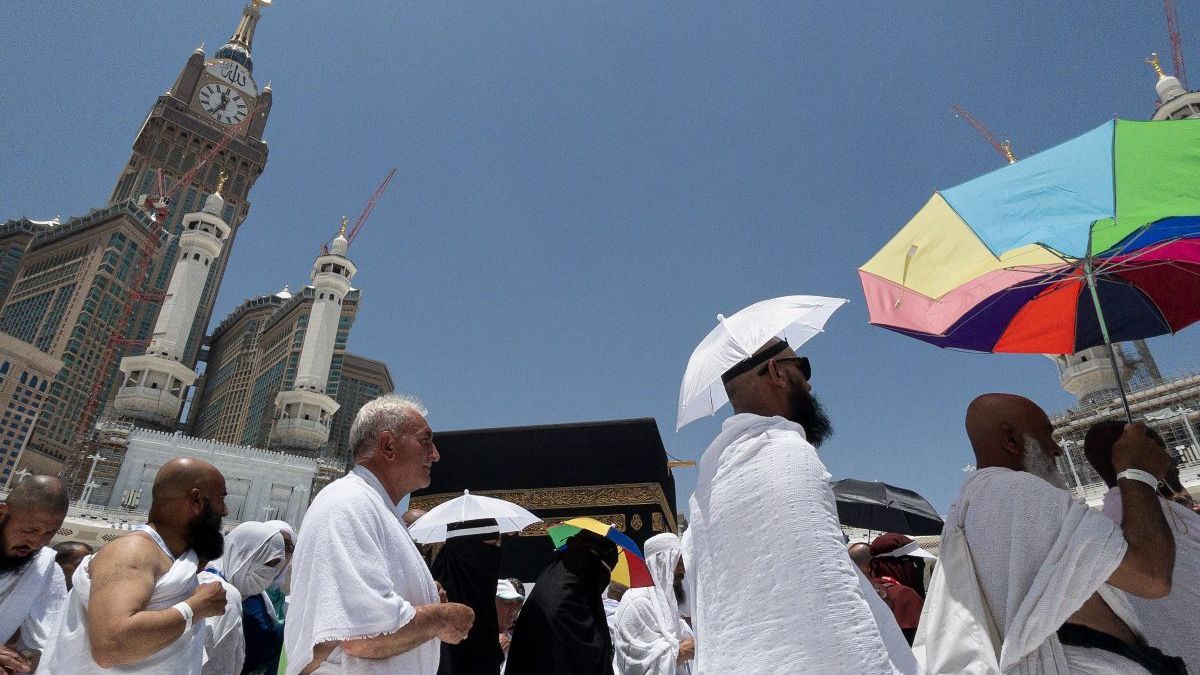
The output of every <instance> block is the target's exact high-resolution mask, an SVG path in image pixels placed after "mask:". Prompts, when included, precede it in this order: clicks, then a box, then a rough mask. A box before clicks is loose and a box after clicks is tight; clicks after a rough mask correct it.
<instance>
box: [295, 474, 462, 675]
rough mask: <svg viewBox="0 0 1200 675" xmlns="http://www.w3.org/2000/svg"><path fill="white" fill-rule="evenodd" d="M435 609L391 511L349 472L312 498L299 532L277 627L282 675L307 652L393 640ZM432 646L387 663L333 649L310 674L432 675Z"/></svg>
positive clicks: (435, 645)
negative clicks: (420, 612)
mask: <svg viewBox="0 0 1200 675" xmlns="http://www.w3.org/2000/svg"><path fill="white" fill-rule="evenodd" d="M437 602H438V594H437V586H436V585H434V582H433V577H432V576H431V575H430V573H429V568H428V567H426V565H425V561H424V560H423V559H422V558H421V554H420V553H419V552H418V551H417V547H416V544H414V543H413V541H412V538H411V537H409V536H408V532H407V531H406V530H405V529H404V525H403V524H402V523H401V521H400V518H399V516H398V515H397V514H396V509H395V504H392V503H391V500H390V499H389V498H388V496H387V493H386V491H384V489H383V486H382V485H381V484H380V483H379V480H378V479H377V478H375V475H374V474H372V473H371V472H370V471H368V470H367V469H366V468H364V467H362V466H361V465H360V466H356V467H354V469H353V471H351V473H349V474H348V475H346V476H345V477H343V478H340V479H338V480H336V481H334V482H333V483H331V484H329V486H328V487H326V488H325V489H324V490H322V491H321V493H320V494H319V495H317V498H316V500H315V501H313V503H312V506H310V507H309V509H308V512H307V514H305V517H304V526H303V527H302V528H300V537H299V539H298V541H297V542H296V553H295V555H294V557H293V559H292V595H291V597H290V599H289V603H288V615H287V621H286V622H285V623H284V643H285V646H286V650H287V660H288V674H289V675H295V674H296V673H299V672H300V670H301V669H303V668H304V667H305V666H306V665H307V664H308V663H309V661H311V660H312V655H313V647H314V646H315V645H318V644H321V643H323V642H333V641H340V640H345V639H349V638H362V637H373V636H376V635H381V634H384V633H394V632H396V631H398V630H400V629H401V628H403V627H404V625H405V624H407V623H408V622H409V621H411V620H412V619H413V617H414V616H416V607H417V606H419V605H429V604H436V603H437ZM439 645H440V643H439V641H438V640H436V639H434V640H430V641H428V642H426V643H424V644H422V645H420V646H418V647H417V648H415V649H413V650H411V651H408V652H405V653H403V654H400V655H397V656H393V657H391V658H387V659H358V658H354V657H352V656H350V655H348V654H345V653H343V652H342V651H341V649H337V650H335V652H334V654H333V655H331V657H330V660H329V661H328V662H327V663H326V665H323V666H321V668H320V669H319V670H318V671H317V672H320V673H325V672H337V673H356V674H365V673H401V672H402V673H412V674H413V675H425V674H429V675H432V674H433V673H435V672H436V671H437V667H438V659H439V649H440V647H439Z"/></svg>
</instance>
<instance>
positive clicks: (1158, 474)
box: [1112, 424, 1172, 481]
mask: <svg viewBox="0 0 1200 675" xmlns="http://www.w3.org/2000/svg"><path fill="white" fill-rule="evenodd" d="M1112 463H1113V471H1115V472H1116V473H1121V472H1122V471H1124V470H1125V469H1139V470H1141V471H1146V472H1148V473H1150V474H1152V475H1153V476H1154V477H1155V478H1157V479H1158V480H1160V481H1161V480H1163V478H1165V477H1166V475H1167V471H1168V470H1170V468H1171V463H1172V460H1171V456H1170V455H1168V454H1167V452H1166V451H1165V450H1163V449H1162V448H1161V447H1159V445H1158V443H1156V442H1155V441H1154V439H1152V438H1150V437H1149V436H1147V435H1146V426H1145V425H1144V424H1127V425H1125V431H1124V432H1123V433H1122V434H1121V437H1120V438H1118V439H1117V442H1116V444H1115V445H1113V451H1112Z"/></svg>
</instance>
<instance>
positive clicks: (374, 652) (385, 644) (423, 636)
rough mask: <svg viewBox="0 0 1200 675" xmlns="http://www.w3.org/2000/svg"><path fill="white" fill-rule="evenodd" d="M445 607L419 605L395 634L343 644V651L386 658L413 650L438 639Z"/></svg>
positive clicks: (366, 656) (367, 656)
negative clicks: (414, 613)
mask: <svg viewBox="0 0 1200 675" xmlns="http://www.w3.org/2000/svg"><path fill="white" fill-rule="evenodd" d="M442 607H444V605H419V606H418V607H417V608H416V611H417V613H416V616H414V617H413V618H412V620H411V621H409V622H408V623H406V624H404V626H403V627H401V628H400V630H397V631H396V632H394V633H384V634H383V635H376V636H375V637H368V638H360V639H358V640H344V641H342V651H344V652H346V653H347V654H349V655H351V656H356V657H358V658H362V659H386V658H389V657H392V656H395V655H397V654H403V653H404V652H407V651H410V650H413V649H416V648H417V647H419V646H421V645H423V644H425V643H426V642H429V641H430V640H432V639H433V638H435V637H437V635H438V632H439V631H440V630H441V629H442V626H443V618H442V614H441V613H442Z"/></svg>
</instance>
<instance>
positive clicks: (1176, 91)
mask: <svg viewBox="0 0 1200 675" xmlns="http://www.w3.org/2000/svg"><path fill="white" fill-rule="evenodd" d="M1154 90H1155V91H1157V92H1158V100H1160V101H1162V102H1163V103H1166V102H1167V101H1170V100H1171V99H1173V98H1175V97H1176V96H1181V95H1183V94H1186V93H1187V90H1185V89H1184V88H1183V85H1182V84H1180V83H1179V78H1177V77H1172V76H1171V75H1164V76H1162V77H1160V78H1158V82H1157V83H1156V84H1155V85H1154Z"/></svg>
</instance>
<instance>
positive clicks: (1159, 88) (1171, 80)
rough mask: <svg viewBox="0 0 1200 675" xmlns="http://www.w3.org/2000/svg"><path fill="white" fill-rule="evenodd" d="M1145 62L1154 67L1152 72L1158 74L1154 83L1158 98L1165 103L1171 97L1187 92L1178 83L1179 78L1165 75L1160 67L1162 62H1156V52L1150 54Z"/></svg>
mask: <svg viewBox="0 0 1200 675" xmlns="http://www.w3.org/2000/svg"><path fill="white" fill-rule="evenodd" d="M1146 63H1149V64H1150V67H1152V68H1154V73H1155V74H1156V75H1158V82H1156V83H1155V84H1154V90H1155V91H1156V92H1158V100H1159V101H1161V102H1163V103H1166V102H1167V101H1170V100H1171V99H1174V98H1178V97H1179V96H1182V95H1184V94H1186V93H1187V90H1186V89H1184V88H1183V85H1182V84H1180V83H1179V78H1177V77H1172V76H1171V75H1167V74H1166V72H1164V71H1163V69H1162V64H1160V63H1159V62H1158V54H1151V55H1150V58H1148V59H1146Z"/></svg>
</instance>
